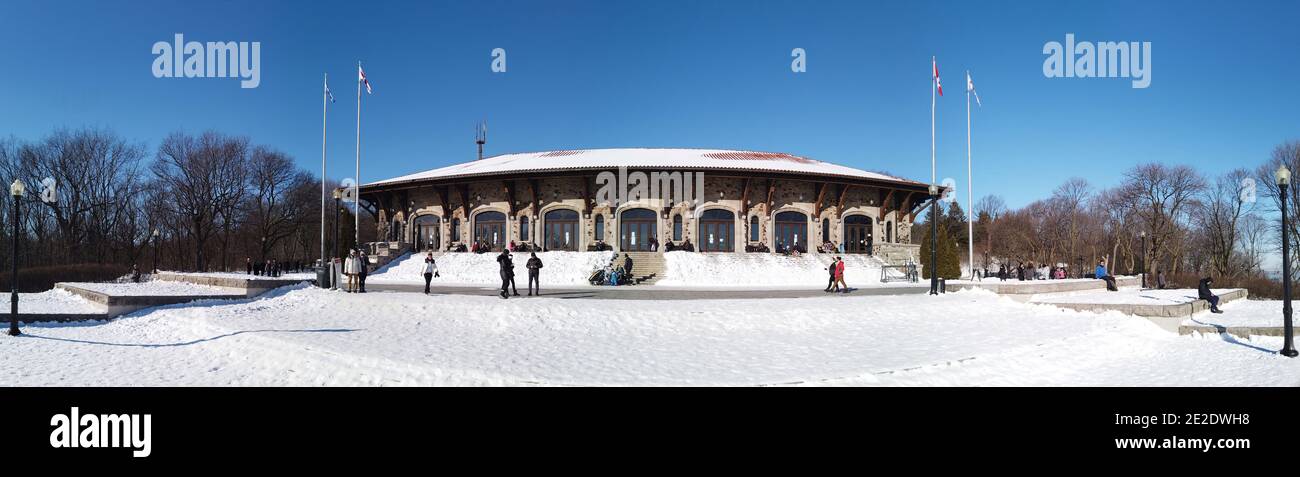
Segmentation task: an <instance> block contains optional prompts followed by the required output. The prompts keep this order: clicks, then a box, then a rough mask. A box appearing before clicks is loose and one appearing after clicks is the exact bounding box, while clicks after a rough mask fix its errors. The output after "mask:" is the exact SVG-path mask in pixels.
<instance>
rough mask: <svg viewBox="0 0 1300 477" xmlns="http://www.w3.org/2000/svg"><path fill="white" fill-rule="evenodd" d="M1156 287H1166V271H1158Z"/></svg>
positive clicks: (1162, 288)
mask: <svg viewBox="0 0 1300 477" xmlns="http://www.w3.org/2000/svg"><path fill="white" fill-rule="evenodd" d="M1156 288H1159V289H1161V290H1164V289H1165V271H1164V270H1161V271H1159V272H1156Z"/></svg>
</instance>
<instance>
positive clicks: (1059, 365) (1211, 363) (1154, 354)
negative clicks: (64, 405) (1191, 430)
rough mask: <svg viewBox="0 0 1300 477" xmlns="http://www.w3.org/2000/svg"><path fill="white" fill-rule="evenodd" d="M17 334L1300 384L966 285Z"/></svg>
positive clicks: (330, 371)
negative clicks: (887, 292) (925, 290)
mask: <svg viewBox="0 0 1300 477" xmlns="http://www.w3.org/2000/svg"><path fill="white" fill-rule="evenodd" d="M461 255H467V254H461ZM1234 305H1236V304H1229V305H1228V306H1229V307H1234ZM1243 305H1244V303H1243ZM1280 307H1281V304H1280V302H1277V301H1273V302H1264V303H1260V304H1259V307H1258V310H1251V309H1248V308H1247V307H1244V306H1238V307H1235V308H1230V309H1229V310H1230V311H1229V313H1228V314H1232V313H1236V312H1238V310H1241V313H1243V314H1245V313H1250V314H1255V313H1261V314H1267V315H1268V316H1269V317H1277V316H1278V314H1279V312H1278V310H1279V309H1280ZM23 333H24V335H26V336H27V337H28V338H24V339H0V386H139V385H159V386H178V385H179V386H325V385H362V386H391V385H408V386H428V385H516V386H536V385H624V386H647V385H657V386H665V385H667V386H691V385H695V386H699V385H770V384H777V385H780V384H789V385H952V386H976V385H985V386H1025V385H1029V386H1099V385H1106V386H1169V385H1173V386H1206V385H1220V386H1245V385H1265V386H1295V385H1298V384H1300V360H1293V359H1290V358H1286V357H1282V356H1279V355H1278V354H1277V353H1276V352H1274V350H1276V349H1279V348H1280V347H1281V338H1274V337H1267V338H1257V339H1251V340H1249V341H1243V340H1235V339H1234V340H1231V341H1229V340H1226V339H1224V338H1221V337H1219V336H1217V335H1215V336H1209V335H1202V336H1178V335H1176V334H1173V333H1169V332H1166V331H1163V330H1161V329H1160V328H1159V327H1157V326H1156V325H1154V324H1152V323H1150V322H1148V321H1147V320H1142V319H1133V318H1132V317H1128V316H1124V315H1122V314H1119V313H1115V312H1109V313H1093V312H1080V311H1072V310H1061V309H1059V308H1056V307H1052V306H1048V305H1035V304H1028V303H1019V302H1016V301H1014V300H1011V299H1009V298H1006V297H1000V296H997V295H994V294H993V293H990V292H987V291H978V290H974V291H962V292H959V293H949V294H945V295H938V296H917V295H898V296H818V297H814V298H789V299H787V298H773V299H761V300H663V301H655V302H646V301H639V300H592V299H584V298H568V299H566V298H558V297H541V298H521V299H510V300H501V299H499V298H496V297H492V296H463V295H435V296H425V295H421V294H418V293H395V292H384V293H366V294H349V293H341V292H335V291H329V290H321V289H317V288H312V287H309V286H301V285H300V286H293V287H285V288H281V289H277V290H274V291H272V292H269V293H267V294H266V295H263V296H262V297H259V298H256V299H249V300H232V301H228V302H209V303H205V304H203V305H176V306H168V307H159V308H152V309H148V310H141V311H139V312H137V313H134V314H131V315H128V316H126V317H123V318H120V319H117V320H114V321H111V322H107V323H97V324H94V325H92V326H84V325H83V326H69V325H65V324H39V325H27V326H24V328H23ZM33 338H34V339H33ZM1243 344H1247V345H1246V346H1243ZM105 363H112V366H105Z"/></svg>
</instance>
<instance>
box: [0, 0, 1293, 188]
mask: <svg viewBox="0 0 1300 477" xmlns="http://www.w3.org/2000/svg"><path fill="white" fill-rule="evenodd" d="M1298 5H1300V4H1297V3H1296V2H1196V1H1192V2H1103V1H1088V2H1048V3H1041V2H987V3H983V2H970V1H965V2H958V1H945V2H889V3H868V2H860V1H853V2H847V1H846V2H809V1H802V2H764V1H744V2H723V1H699V2H675V1H655V2H649V1H645V2H631V1H607V2H570V1H547V2H522V1H520V2H510V1H475V2H469V1H465V2H410V3H406V2H217V1H211V2H206V3H201V4H200V3H198V2H148V1H132V2H125V1H120V2H119V1H113V2H109V1H105V2H59V1H50V2H34V1H25V0H19V1H13V0H10V1H6V2H4V4H3V5H2V6H0V45H4V46H3V48H4V50H3V51H4V52H5V55H4V56H5V61H4V62H3V63H2V64H3V65H4V66H3V67H4V68H5V69H7V70H8V71H7V72H5V74H0V91H2V92H0V111H3V114H0V135H6V136H7V135H12V136H15V137H18V138H20V139H36V138H39V137H41V136H43V135H44V134H46V133H47V132H49V131H51V130H52V129H54V128H57V127H61V126H68V127H80V126H103V127H109V128H112V129H114V130H115V131H117V132H118V133H119V134H121V135H123V136H125V137H127V138H129V139H132V140H135V141H140V142H144V143H145V144H147V145H148V146H149V147H150V148H151V149H152V148H153V147H155V146H156V145H157V143H158V141H159V140H160V139H161V138H162V137H163V136H164V135H166V134H167V133H169V132H172V131H176V130H185V131H189V132H199V131H202V130H206V129H215V130H219V131H223V132H226V133H232V134H241V135H247V136H249V137H251V138H252V140H253V141H254V142H256V143H260V144H268V145H272V146H274V147H277V148H279V149H281V150H283V151H285V152H287V153H289V154H290V155H292V156H293V157H295V158H296V160H297V161H298V162H299V163H300V164H301V165H302V166H303V167H306V168H308V169H309V170H313V171H317V172H319V168H320V153H321V151H320V139H321V137H320V126H321V116H320V115H321V104H320V102H321V92H320V86H321V75H322V74H323V73H326V72H328V73H329V74H330V77H331V78H332V80H333V81H331V84H332V86H333V89H334V90H335V95H336V97H337V99H338V102H337V103H335V104H333V105H332V106H331V109H330V121H329V126H330V128H329V141H330V143H329V157H330V160H329V163H330V167H331V168H332V171H340V172H346V174H345V175H344V174H335V173H333V172H331V174H330V175H331V176H332V177H334V178H338V177H342V176H350V175H351V173H350V171H351V170H352V161H353V148H354V147H355V145H354V129H353V128H354V127H355V122H354V117H355V113H356V109H355V91H356V90H355V87H356V84H355V80H354V78H355V76H354V68H355V64H356V61H357V60H361V61H363V62H364V64H365V67H366V72H367V74H368V75H369V76H370V79H371V81H372V84H373V85H374V89H375V93H374V94H373V95H371V96H367V97H365V98H363V103H364V104H363V117H362V147H363V152H362V155H363V171H362V180H363V181H366V182H368V181H372V180H377V179H382V178H386V177H391V176H396V175H401V174H405V173H410V172H415V171H420V170H425V169H430V168H434V167H439V166H442V165H447V164H452V163H456V162H461V161H465V160H469V159H472V158H473V156H474V154H475V149H474V144H473V125H474V123H475V122H476V121H478V120H480V119H484V118H486V119H487V120H488V121H489V124H490V134H489V142H488V145H487V150H488V153H489V154H499V153H505V152H519V151H535V150H549V149H568V148H597V147H701V148H713V147H716V148H738V149H755V150H767V151H780V152H790V153H794V154H800V155H806V156H810V157H813V158H817V159H821V160H826V161H831V162H837V163H841V164H845V165H850V166H854V167H859V168H863V169H869V170H881V171H888V172H890V173H893V174H897V175H902V176H905V177H909V178H913V179H917V180H928V179H929V169H930V161H929V159H930V157H929V155H930V137H929V135H930V80H929V75H930V57H931V55H935V56H937V57H938V60H939V66H940V71H941V73H942V76H943V80H944V84H945V85H946V88H945V92H946V93H947V96H945V97H943V98H940V99H939V103H938V127H937V131H938V132H937V134H938V163H939V176H940V178H942V177H955V178H958V182H959V183H960V184H962V186H963V187H964V183H965V171H966V169H965V157H966V154H965V153H966V151H965V139H966V137H965V127H966V124H965V101H964V100H965V98H964V95H963V94H962V92H963V76H962V72H963V70H966V69H969V70H971V72H972V74H973V76H974V78H975V84H976V87H977V89H978V90H979V92H980V96H981V98H982V99H983V101H984V107H983V108H980V109H977V110H975V117H974V131H975V136H974V159H975V164H976V169H977V170H976V177H975V181H976V183H975V192H976V196H977V198H978V197H979V196H981V195H984V194H987V193H997V194H1000V195H1002V196H1003V197H1005V198H1006V199H1007V202H1008V203H1009V204H1010V205H1012V206H1022V205H1024V204H1026V203H1028V202H1030V201H1032V200H1035V199H1038V198H1043V197H1046V196H1047V195H1049V194H1050V193H1051V191H1052V190H1053V189H1054V188H1055V187H1056V186H1057V185H1058V184H1060V183H1061V182H1062V181H1064V180H1065V179H1067V178H1069V177H1072V176H1080V177H1084V178H1086V179H1088V180H1089V181H1090V182H1092V183H1093V184H1094V185H1096V186H1101V187H1105V186H1110V185H1114V184H1115V183H1116V182H1117V181H1118V180H1119V178H1120V174H1122V172H1123V171H1124V170H1125V169H1127V168H1129V167H1131V166H1132V165H1134V164H1137V163H1140V162H1147V161H1164V162H1169V163H1185V164H1190V165H1193V166H1195V167H1197V168H1198V169H1200V170H1201V171H1203V172H1205V173H1206V174H1217V173H1220V172H1222V171H1225V170H1228V169H1231V168H1235V167H1243V166H1244V167H1250V168H1253V167H1255V166H1256V165H1258V164H1260V163H1261V162H1263V161H1264V160H1265V159H1266V158H1267V157H1268V155H1269V153H1270V151H1271V150H1272V148H1273V147H1274V146H1275V145H1276V144H1278V143H1279V142H1282V141H1284V140H1288V139H1296V138H1300V114H1298V112H1300V88H1298V86H1300V65H1298V64H1297V62H1296V61H1294V60H1295V58H1296V55H1295V51H1294V48H1295V47H1296V46H1297V45H1300V29H1298V28H1296V27H1295V25H1294V19H1295V18H1300V6H1298ZM175 33H183V34H185V37H186V40H195V41H204V42H206V41H258V42H261V44H262V46H261V48H262V52H261V85H260V87H258V88H255V89H241V88H240V87H239V83H238V80H236V79H229V78H223V79H212V78H187V79H178V78H162V79H158V78H154V77H153V75H152V73H151V65H152V62H153V60H154V55H153V54H151V53H150V48H151V46H152V45H153V43H154V42H157V41H171V39H172V36H173V35H174V34H175ZM1066 33H1074V34H1075V35H1076V37H1077V38H1078V40H1080V41H1150V42H1152V82H1151V85H1150V87H1149V88H1146V89H1134V88H1131V87H1130V81H1129V80H1128V79H1118V78H1117V79H1097V78H1094V79H1080V78H1051V79H1049V78H1045V77H1044V76H1043V74H1042V66H1043V61H1044V59H1045V55H1044V54H1043V53H1042V49H1043V45H1044V43H1045V42H1048V41H1058V42H1063V41H1064V39H1065V34H1066ZM498 47H499V48H504V49H506V52H507V67H508V70H507V72H506V73H503V74H497V73H493V72H492V71H491V70H490V64H491V61H492V57H491V54H490V52H491V50H492V49H493V48H498ZM793 48H804V49H805V50H806V51H807V55H808V56H807V60H808V64H807V67H808V71H807V72H806V73H802V74H794V73H792V72H791V71H790V61H791V56H790V52H791V49H793ZM961 197H962V200H963V201H964V198H965V193H964V190H962V191H961Z"/></svg>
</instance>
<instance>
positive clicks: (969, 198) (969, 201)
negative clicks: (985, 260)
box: [966, 71, 975, 280]
mask: <svg viewBox="0 0 1300 477" xmlns="http://www.w3.org/2000/svg"><path fill="white" fill-rule="evenodd" d="M970 91H971V80H970V71H966V251H967V253H968V254H969V257H970V258H969V260H970V279H971V280H974V279H975V222H974V220H975V216H974V211H975V191H974V190H973V189H972V187H974V179H973V178H972V175H971V171H972V169H971V161H970Z"/></svg>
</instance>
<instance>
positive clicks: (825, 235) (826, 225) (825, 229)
mask: <svg viewBox="0 0 1300 477" xmlns="http://www.w3.org/2000/svg"><path fill="white" fill-rule="evenodd" d="M830 241H831V219H822V243H826V242H830Z"/></svg>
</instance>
